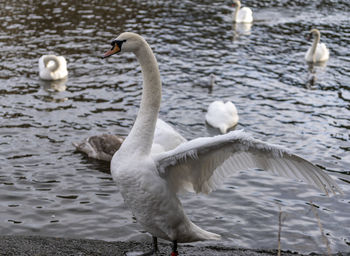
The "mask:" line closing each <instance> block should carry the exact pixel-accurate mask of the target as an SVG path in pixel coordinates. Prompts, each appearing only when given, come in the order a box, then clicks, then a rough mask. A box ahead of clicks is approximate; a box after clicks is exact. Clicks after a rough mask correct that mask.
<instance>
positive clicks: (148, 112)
mask: <svg viewBox="0 0 350 256" xmlns="http://www.w3.org/2000/svg"><path fill="white" fill-rule="evenodd" d="M135 55H136V57H137V59H138V61H139V63H140V65H141V70H142V76H143V90H142V99H141V105H140V109H139V112H138V114H137V118H136V121H135V123H134V126H133V127H132V129H131V131H130V134H129V135H128V137H127V138H126V139H125V142H124V143H123V144H126V145H128V146H131V147H132V148H133V149H134V150H135V151H138V153H141V154H142V153H144V154H148V153H149V152H150V151H151V147H152V142H153V136H154V131H155V126H156V122H157V118H158V112H159V107H160V101H161V93H162V92H161V91H162V84H161V80H160V74H159V68H158V63H157V60H156V58H155V56H154V54H153V52H152V49H151V48H150V47H149V45H148V44H147V43H146V41H144V42H143V44H142V46H141V47H140V48H139V49H138V50H137V51H136V52H135Z"/></svg>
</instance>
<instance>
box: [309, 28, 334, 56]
mask: <svg viewBox="0 0 350 256" xmlns="http://www.w3.org/2000/svg"><path fill="white" fill-rule="evenodd" d="M310 35H313V37H314V41H313V43H312V46H311V47H310V48H309V49H308V51H307V52H306V54H305V60H306V61H307V62H312V63H317V62H325V61H327V60H328V59H329V50H328V49H327V46H326V45H325V44H324V43H320V37H321V33H320V31H319V30H318V29H312V30H311V31H310Z"/></svg>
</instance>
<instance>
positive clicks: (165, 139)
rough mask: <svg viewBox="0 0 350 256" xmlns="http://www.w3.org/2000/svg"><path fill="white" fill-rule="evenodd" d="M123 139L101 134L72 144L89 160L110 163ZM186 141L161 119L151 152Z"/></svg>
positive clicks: (157, 151)
mask: <svg viewBox="0 0 350 256" xmlns="http://www.w3.org/2000/svg"><path fill="white" fill-rule="evenodd" d="M123 141H124V138H123V137H121V136H118V135H112V134H102V135H95V136H91V137H88V138H86V139H84V140H83V141H82V142H78V143H76V142H73V143H72V144H73V146H74V147H75V148H76V150H77V151H79V152H82V153H85V154H87V155H88V157H90V158H95V159H98V160H102V161H108V162H109V161H111V160H112V157H113V155H114V153H115V152H116V151H117V150H118V149H119V148H120V146H121V144H122V143H123ZM185 141H187V140H186V139H185V138H184V137H182V136H181V135H180V134H179V133H178V132H177V131H176V130H175V129H174V128H173V127H172V126H170V125H169V124H168V123H166V122H164V121H163V120H162V119H158V120H157V124H156V130H155V133H154V138H153V144H152V149H151V152H152V154H157V153H161V152H165V151H168V150H170V149H174V148H176V147H177V146H178V145H180V144H181V143H183V142H185Z"/></svg>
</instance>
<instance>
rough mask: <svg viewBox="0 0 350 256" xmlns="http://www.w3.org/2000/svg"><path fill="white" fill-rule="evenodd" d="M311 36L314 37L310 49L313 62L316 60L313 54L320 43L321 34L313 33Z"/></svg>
mask: <svg viewBox="0 0 350 256" xmlns="http://www.w3.org/2000/svg"><path fill="white" fill-rule="evenodd" d="M313 35H314V41H313V43H312V47H311V54H312V58H313V60H314V61H315V58H316V55H315V53H316V49H317V45H318V43H319V42H320V37H321V34H320V32H319V31H315V32H314V33H313Z"/></svg>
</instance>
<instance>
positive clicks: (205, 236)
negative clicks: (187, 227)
mask: <svg viewBox="0 0 350 256" xmlns="http://www.w3.org/2000/svg"><path fill="white" fill-rule="evenodd" d="M191 229H192V232H193V233H194V234H195V237H194V240H193V242H195V241H203V240H220V239H221V236H220V235H218V234H215V233H212V232H209V231H205V230H204V229H201V228H200V227H198V226H197V225H195V224H193V223H191Z"/></svg>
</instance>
